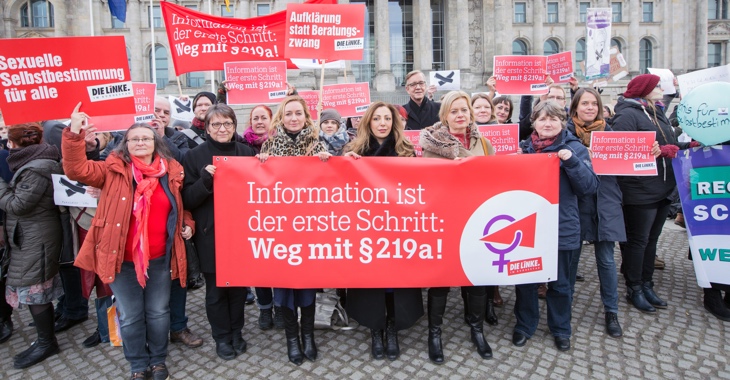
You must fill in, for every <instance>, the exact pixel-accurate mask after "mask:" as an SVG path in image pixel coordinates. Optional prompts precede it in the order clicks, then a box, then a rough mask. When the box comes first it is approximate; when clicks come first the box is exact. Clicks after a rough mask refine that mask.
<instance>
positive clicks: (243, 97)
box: [224, 61, 286, 105]
mask: <svg viewBox="0 0 730 380" xmlns="http://www.w3.org/2000/svg"><path fill="white" fill-rule="evenodd" d="M224 65H225V74H226V87H227V88H228V91H227V92H226V96H227V104H229V105H236V104H272V103H278V102H279V101H281V100H282V99H284V98H285V97H286V62H285V61H279V62H261V61H249V62H226V63H225V64H224Z"/></svg>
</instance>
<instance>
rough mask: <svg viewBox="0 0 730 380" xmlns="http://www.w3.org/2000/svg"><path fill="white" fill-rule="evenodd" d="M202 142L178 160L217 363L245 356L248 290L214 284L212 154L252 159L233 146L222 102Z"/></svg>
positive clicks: (230, 118)
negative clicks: (193, 226)
mask: <svg viewBox="0 0 730 380" xmlns="http://www.w3.org/2000/svg"><path fill="white" fill-rule="evenodd" d="M204 123H205V133H206V135H207V136H206V138H205V142H203V143H202V144H200V145H198V146H196V147H195V148H193V149H192V150H190V151H189V152H188V153H187V154H186V155H185V158H184V159H183V167H184V168H185V187H184V188H183V192H182V196H183V202H184V204H185V207H186V208H187V209H188V210H190V212H192V213H193V219H195V222H196V223H197V226H198V233H197V234H195V236H194V238H193V241H194V243H195V247H196V249H197V252H198V258H199V259H200V271H201V272H202V273H203V276H204V277H205V284H206V287H205V311H206V313H207V315H208V322H209V323H210V327H211V330H212V336H213V340H215V344H216V353H217V354H218V356H219V357H220V358H221V359H223V360H232V359H234V358H235V357H236V356H237V355H240V354H243V353H244V352H246V341H245V340H244V339H243V335H242V334H241V330H242V329H243V323H244V305H245V302H246V295H247V294H248V289H247V288H245V287H227V286H226V287H220V286H218V285H217V282H216V265H215V260H216V253H215V224H214V219H215V218H214V214H213V212H214V207H213V198H214V193H213V190H214V189H213V176H214V175H215V171H216V166H215V162H213V157H214V156H254V155H255V154H256V153H255V152H254V150H253V149H251V148H250V147H249V146H248V145H245V144H242V143H239V142H236V141H235V140H234V134H235V133H236V125H237V124H236V123H237V119H236V113H235V112H234V111H233V110H232V109H231V107H229V106H227V105H225V104H215V105H213V106H211V107H210V109H208V111H207V113H206V115H205V122H204Z"/></svg>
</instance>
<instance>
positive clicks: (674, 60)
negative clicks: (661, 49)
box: [664, 1, 689, 75]
mask: <svg viewBox="0 0 730 380" xmlns="http://www.w3.org/2000/svg"><path fill="white" fill-rule="evenodd" d="M671 7H672V14H673V15H674V17H672V18H670V19H667V20H665V21H664V22H667V23H671V25H672V27H671V28H670V34H671V39H670V40H669V43H668V45H665V46H666V47H665V48H666V49H667V50H671V61H669V67H670V68H672V69H673V70H675V71H674V75H679V74H680V73H681V71H684V70H686V69H687V65H686V63H685V62H686V60H685V56H686V55H687V54H684V51H686V49H687V45H685V44H679V43H672V41H685V42H688V41H687V40H688V39H687V38H685V34H686V33H685V30H686V29H688V28H689V25H688V24H686V23H684V22H683V21H684V18H686V15H685V11H684V8H685V4H684V2H681V1H672V2H671ZM675 18H676V20H675Z"/></svg>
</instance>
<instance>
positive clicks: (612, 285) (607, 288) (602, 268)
mask: <svg viewBox="0 0 730 380" xmlns="http://www.w3.org/2000/svg"><path fill="white" fill-rule="evenodd" d="M615 245H616V243H614V242H612V241H597V242H594V244H593V247H594V248H595V251H596V266H597V267H598V281H599V282H600V283H601V300H602V301H603V311H604V312H605V313H618V275H617V274H616V262H615V261H614V260H613V247H614V246H615Z"/></svg>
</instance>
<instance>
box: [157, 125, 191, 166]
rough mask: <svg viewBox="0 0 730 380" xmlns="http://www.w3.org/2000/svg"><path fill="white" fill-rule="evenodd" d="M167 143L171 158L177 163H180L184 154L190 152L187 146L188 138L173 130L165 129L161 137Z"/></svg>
mask: <svg viewBox="0 0 730 380" xmlns="http://www.w3.org/2000/svg"><path fill="white" fill-rule="evenodd" d="M163 139H164V140H165V142H166V143H167V147H168V148H169V149H170V152H171V153H172V156H173V157H174V158H175V159H176V160H177V162H182V160H183V157H184V156H185V153H187V152H188V151H189V150H190V146H189V145H188V137H187V136H185V135H184V134H182V133H181V132H179V131H176V130H175V128H170V127H165V136H164V137H163Z"/></svg>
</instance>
